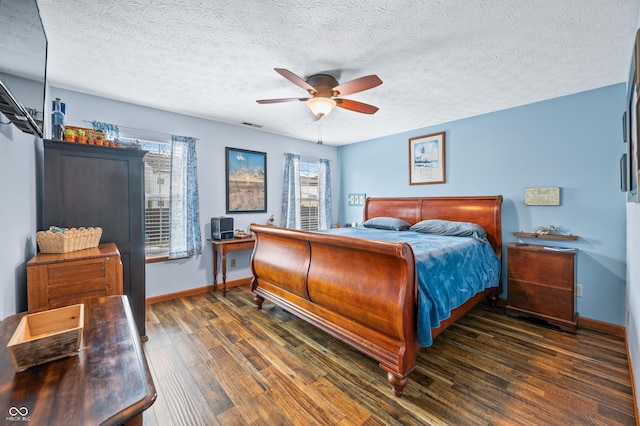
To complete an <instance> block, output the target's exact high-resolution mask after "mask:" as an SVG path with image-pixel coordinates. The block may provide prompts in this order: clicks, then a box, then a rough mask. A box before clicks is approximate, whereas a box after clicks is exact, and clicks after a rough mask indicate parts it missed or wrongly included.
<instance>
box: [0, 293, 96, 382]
mask: <svg viewBox="0 0 640 426" xmlns="http://www.w3.org/2000/svg"><path fill="white" fill-rule="evenodd" d="M83 328H84V304H78V305H71V306H65V307H63V308H58V309H51V310H48V311H43V312H37V313H35V314H29V315H25V316H24V317H22V319H21V320H20V323H19V324H18V327H17V328H16V331H15V332H14V333H13V336H12V337H11V340H9V343H8V344H7V351H8V352H9V358H11V364H13V368H14V370H16V371H22V370H26V369H27V368H29V367H33V366H35V365H40V364H44V363H45V362H49V361H53V360H56V359H60V358H64V357H68V356H72V355H77V354H78V350H79V349H80V341H81V339H82V330H83Z"/></svg>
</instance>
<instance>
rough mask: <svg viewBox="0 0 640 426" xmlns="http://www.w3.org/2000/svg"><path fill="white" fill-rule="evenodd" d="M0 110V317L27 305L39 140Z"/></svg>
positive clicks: (35, 212) (34, 229)
mask: <svg viewBox="0 0 640 426" xmlns="http://www.w3.org/2000/svg"><path fill="white" fill-rule="evenodd" d="M7 122H8V120H7V118H6V117H5V116H4V115H2V114H0V198H1V201H0V223H1V224H2V231H1V232H0V235H2V244H1V245H0V247H1V248H0V320H1V319H3V318H5V317H7V316H9V315H13V314H15V313H16V312H18V311H23V310H26V309H27V261H28V260H29V259H31V257H32V256H33V255H34V254H35V253H36V231H37V229H36V222H37V218H36V214H37V206H36V193H37V183H36V174H37V171H36V170H37V167H36V161H37V160H36V158H37V152H38V150H41V149H42V148H41V147H42V141H41V140H38V139H36V137H35V136H33V135H30V134H27V133H23V132H21V131H20V130H18V128H17V127H15V126H14V125H13V124H11V123H8V124H5V123H7Z"/></svg>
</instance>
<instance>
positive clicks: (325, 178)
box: [318, 158, 333, 230]
mask: <svg viewBox="0 0 640 426" xmlns="http://www.w3.org/2000/svg"><path fill="white" fill-rule="evenodd" d="M318 200H319V202H318V229H320V230H322V229H330V228H331V227H332V223H331V219H332V216H333V212H332V207H331V167H330V165H329V160H326V159H324V158H321V159H320V167H319V169H318Z"/></svg>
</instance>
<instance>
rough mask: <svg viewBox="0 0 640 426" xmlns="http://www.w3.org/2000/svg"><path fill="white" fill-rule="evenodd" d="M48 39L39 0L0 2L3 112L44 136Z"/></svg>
mask: <svg viewBox="0 0 640 426" xmlns="http://www.w3.org/2000/svg"><path fill="white" fill-rule="evenodd" d="M46 68H47V36H46V34H45V31H44V27H43V25H42V20H41V19H40V11H39V9H38V4H37V2H36V0H0V112H1V113H2V114H4V116H5V117H7V118H8V119H9V120H10V121H11V122H13V124H15V125H16V126H17V127H18V128H19V129H20V130H22V131H23V132H27V133H32V134H36V135H38V136H40V137H43V121H44V120H43V118H44V99H45V83H46Z"/></svg>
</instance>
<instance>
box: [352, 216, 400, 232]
mask: <svg viewBox="0 0 640 426" xmlns="http://www.w3.org/2000/svg"><path fill="white" fill-rule="evenodd" d="M362 226H364V227H365V228H375V229H390V230H392V231H406V230H407V229H409V228H410V227H411V224H410V223H409V222H405V221H404V220H402V219H398V218H397V217H385V216H381V217H374V218H371V219H369V220H367V221H366V222H365V223H363V224H362Z"/></svg>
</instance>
